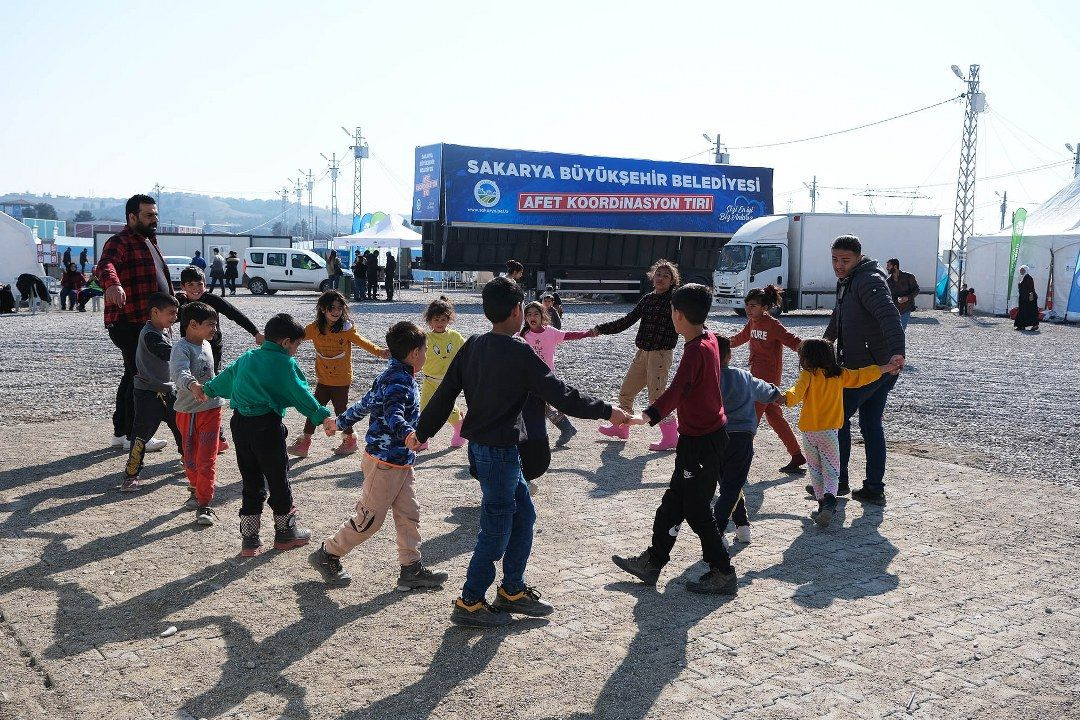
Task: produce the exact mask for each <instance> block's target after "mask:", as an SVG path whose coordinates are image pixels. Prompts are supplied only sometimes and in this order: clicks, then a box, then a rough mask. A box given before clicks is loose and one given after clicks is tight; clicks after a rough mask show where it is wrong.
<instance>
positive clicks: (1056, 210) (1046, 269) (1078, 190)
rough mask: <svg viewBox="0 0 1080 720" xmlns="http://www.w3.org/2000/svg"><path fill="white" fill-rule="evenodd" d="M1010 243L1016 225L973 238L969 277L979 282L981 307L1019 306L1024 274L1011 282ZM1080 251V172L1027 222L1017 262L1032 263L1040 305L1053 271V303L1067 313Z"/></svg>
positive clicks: (996, 309) (1000, 310)
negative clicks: (1018, 285) (1019, 282)
mask: <svg viewBox="0 0 1080 720" xmlns="http://www.w3.org/2000/svg"><path fill="white" fill-rule="evenodd" d="M1011 248H1012V230H1011V228H1006V229H1005V230H1003V231H1001V232H1000V233H995V234H993V235H980V236H976V237H973V238H970V239H969V240H968V250H967V259H966V262H965V264H964V279H965V281H966V282H967V284H968V285H969V286H970V287H973V288H975V294H976V296H977V297H978V302H979V305H978V309H979V310H981V311H983V312H992V313H995V314H1003V313H1006V312H1008V311H1009V309H1010V308H1014V307H1016V304H1017V302H1016V285H1017V283H1018V281H1019V277H1014V278H1012V280H1011V282H1010V278H1009V277H1008V275H1009V253H1010V251H1011ZM1078 253H1080V177H1077V178H1074V179H1073V181H1072V182H1071V183H1069V184H1068V185H1066V186H1065V187H1063V188H1062V189H1061V190H1059V191H1058V192H1057V193H1056V194H1055V195H1054V196H1053V197H1051V198H1050V199H1049V200H1047V201H1046V202H1045V203H1043V204H1042V205H1041V206H1040V207H1039V208H1038V209H1037V210H1034V211H1032V212H1031V213H1030V214H1028V216H1027V222H1026V223H1025V225H1024V234H1023V241H1022V242H1021V243H1020V253H1019V257H1018V258H1017V262H1016V266H1017V268H1019V267H1020V266H1021V265H1027V266H1028V269H1029V270H1030V271H1031V276H1032V278H1034V280H1035V290H1036V292H1037V293H1038V294H1039V305H1040V307H1045V305H1046V300H1047V297H1046V295H1047V291H1046V288H1047V283H1048V282H1049V280H1050V277H1051V275H1053V290H1052V293H1053V298H1052V300H1053V307H1054V310H1055V311H1056V312H1057V313H1059V314H1064V313H1065V310H1066V307H1067V305H1068V302H1069V293H1070V292H1072V286H1073V276H1074V275H1075V273H1076V261H1077V255H1078ZM1010 285H1012V292H1011V295H1010V287H1009V286H1010ZM1078 292H1080V290H1078ZM1076 315H1077V314H1076V313H1070V314H1069V316H1068V319H1069V320H1080V316H1076Z"/></svg>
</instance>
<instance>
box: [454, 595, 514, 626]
mask: <svg viewBox="0 0 1080 720" xmlns="http://www.w3.org/2000/svg"><path fill="white" fill-rule="evenodd" d="M450 622H452V623H454V624H455V625H465V626H467V627H502V626H504V625H509V624H510V623H511V622H513V618H511V617H510V613H508V612H506V611H504V610H499V609H498V608H494V607H492V606H491V605H488V603H487V600H483V599H481V600H477V601H476V602H474V603H466V602H465V601H464V600H463V599H461V598H458V599H457V600H455V601H454V610H453V612H451V613H450Z"/></svg>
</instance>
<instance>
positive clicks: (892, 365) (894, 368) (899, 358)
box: [881, 355, 904, 375]
mask: <svg viewBox="0 0 1080 720" xmlns="http://www.w3.org/2000/svg"><path fill="white" fill-rule="evenodd" d="M903 367H904V356H903V355H893V356H892V357H891V358H889V363H888V364H887V365H882V366H881V374H882V375H884V374H886V373H888V374H890V375H897V374H899V372H900V371H901V370H902V369H903Z"/></svg>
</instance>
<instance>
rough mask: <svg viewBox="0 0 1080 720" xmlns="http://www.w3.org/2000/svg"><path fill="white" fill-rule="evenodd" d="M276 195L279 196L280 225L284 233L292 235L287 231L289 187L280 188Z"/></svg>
mask: <svg viewBox="0 0 1080 720" xmlns="http://www.w3.org/2000/svg"><path fill="white" fill-rule="evenodd" d="M276 194H277V195H280V196H281V224H282V226H283V227H284V228H285V232H287V233H289V234H290V235H291V234H292V233H291V232H290V231H289V186H288V185H286V186H285V187H283V188H281V190H279V191H277V193H276Z"/></svg>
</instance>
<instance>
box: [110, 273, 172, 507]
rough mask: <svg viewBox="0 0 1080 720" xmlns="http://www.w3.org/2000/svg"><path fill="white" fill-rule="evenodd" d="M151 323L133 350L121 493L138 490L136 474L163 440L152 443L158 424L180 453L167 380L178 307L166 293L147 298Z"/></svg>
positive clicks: (140, 333) (169, 384) (170, 389)
mask: <svg viewBox="0 0 1080 720" xmlns="http://www.w3.org/2000/svg"><path fill="white" fill-rule="evenodd" d="M148 303H149V307H150V319H149V320H148V321H147V323H146V325H144V326H143V329H142V330H141V331H140V332H139V341H138V344H137V345H136V349H135V368H136V374H135V389H134V397H135V418H134V420H133V421H132V425H131V445H130V448H129V449H128V459H127V463H125V465H124V478H123V481H122V482H121V484H120V490H121V492H135V491H136V490H138V489H139V473H140V472H142V467H143V460H144V459H145V457H146V453H147V452H153V451H154V450H160V449H161V447H162V446H163V445H164V444H165V441H164V440H155V439H154V433H155V432H157V429H158V427H159V426H160V425H161V421H162V420H164V421H165V424H166V425H168V426H169V429H170V430H172V434H173V438H174V439H175V440H176V449H177V451H182V450H181V447H182V446H181V439H180V431H179V430H178V429H177V427H176V414H175V413H174V412H173V384H172V379H171V378H170V376H169V358H170V356H171V353H172V341H171V340H170V339H169V337H168V336H166V334H165V333H166V332H170V330H169V328H171V327H172V325H173V323H175V322H176V310H177V307H178V306H179V305H178V303H177V301H176V298H174V297H173V296H172V295H169V294H167V293H160V292H156V293H152V294H151V295H150V298H149V301H148Z"/></svg>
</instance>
